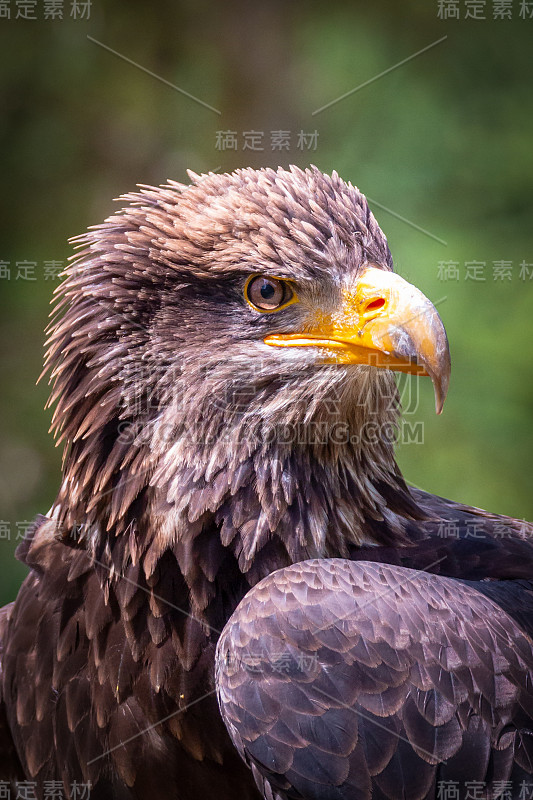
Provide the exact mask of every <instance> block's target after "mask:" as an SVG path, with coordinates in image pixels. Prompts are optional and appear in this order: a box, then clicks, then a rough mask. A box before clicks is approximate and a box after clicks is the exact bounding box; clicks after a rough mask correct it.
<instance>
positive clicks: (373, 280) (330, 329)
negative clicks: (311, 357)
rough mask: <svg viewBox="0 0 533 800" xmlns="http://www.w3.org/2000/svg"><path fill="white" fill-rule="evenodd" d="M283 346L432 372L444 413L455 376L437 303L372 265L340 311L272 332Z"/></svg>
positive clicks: (270, 340) (328, 359)
mask: <svg viewBox="0 0 533 800" xmlns="http://www.w3.org/2000/svg"><path fill="white" fill-rule="evenodd" d="M265 343H266V344H269V345H272V346H277V347H320V348H321V349H323V350H324V362H325V363H330V364H331V363H336V364H365V365H367V366H373V367H377V368H378V369H391V370H396V371H398V372H409V373H412V374H415V375H428V376H429V377H430V378H431V380H432V381H433V387H434V390H435V410H436V412H437V414H440V413H441V411H442V407H443V405H444V400H445V399H446V393H447V391H448V382H449V379H450V350H449V347H448V339H447V336H446V331H445V329H444V325H443V324H442V320H441V318H440V317H439V315H438V313H437V311H436V309H435V306H434V305H433V304H432V303H431V302H430V301H429V300H428V298H427V297H426V296H425V295H424V294H423V293H422V292H421V291H420V290H419V289H417V288H416V287H415V286H412V284H410V283H407V281H405V280H404V279H403V278H401V277H400V276H399V275H396V274H395V273H394V272H389V271H387V270H383V269H378V268H377V267H367V268H366V269H365V270H364V272H363V273H362V275H361V276H360V278H359V279H358V280H357V283H356V284H355V285H354V286H353V287H350V288H347V289H344V290H343V294H342V303H341V307H340V309H338V310H337V311H333V312H331V313H324V312H322V311H320V312H319V314H318V315H317V317H316V318H315V320H314V321H313V322H312V323H311V324H310V326H309V327H308V328H307V327H306V329H305V331H302V332H301V333H289V334H279V335H272V336H267V337H266V339H265Z"/></svg>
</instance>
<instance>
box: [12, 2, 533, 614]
mask: <svg viewBox="0 0 533 800" xmlns="http://www.w3.org/2000/svg"><path fill="white" fill-rule="evenodd" d="M42 2H43V0H39V3H41V4H42ZM438 5H439V4H438V3H436V2H435V3H433V2H424V3H421V2H419V0H405V1H404V2H403V3H401V4H400V3H397V2H394V0H390V2H388V1H386V0H375V1H374V2H373V3H362V2H354V3H352V4H346V3H345V2H342V1H341V0H331V1H330V2H329V3H327V4H324V3H318V2H317V3H312V2H307V3H304V2H292V3H283V2H281V0H271V1H270V2H264V3H261V4H259V3H258V4H253V3H246V2H244V0H237V1H235V0H228V2H226V3H224V4H218V3H216V2H214V0H200V1H199V2H194V3H193V2H192V1H191V2H179V3H174V2H172V3H171V2H168V1H167V2H160V3H158V4H156V5H150V4H148V3H141V2H139V0H128V2H125V0H113V2H111V0H93V2H92V8H91V14H90V19H89V20H72V19H69V18H68V15H69V3H68V2H66V3H65V9H66V11H65V16H66V18H65V19H64V20H48V21H45V20H43V19H42V8H41V6H40V5H39V6H38V15H39V17H41V19H39V20H37V21H29V20H22V19H14V18H13V17H14V15H15V10H16V9H15V0H12V7H13V8H12V19H10V20H8V19H0V52H1V64H2V72H1V80H0V103H1V108H2V114H1V115H0V137H1V142H2V149H1V152H2V155H3V159H2V161H3V165H2V192H1V202H2V204H3V209H2V222H3V225H2V228H3V236H2V248H1V250H0V261H8V262H11V279H10V280H7V279H6V278H1V279H0V290H1V293H2V294H1V311H2V313H1V316H0V326H1V337H2V343H3V348H2V350H3V356H2V372H1V374H2V377H3V391H2V394H1V404H2V409H1V414H0V425H1V445H0V468H1V483H0V518H1V519H2V521H5V522H7V523H8V527H9V528H10V532H11V535H10V538H7V535H6V533H5V528H2V530H3V531H4V533H3V534H2V535H3V536H4V538H0V601H2V602H5V601H7V600H10V599H12V597H13V596H14V594H15V592H16V589H17V586H18V584H19V582H20V580H21V578H22V576H23V574H24V569H23V567H22V566H21V565H20V564H18V562H16V561H15V560H14V558H13V550H14V547H15V545H16V539H17V533H18V530H19V528H17V525H16V523H17V522H19V523H23V522H24V521H27V520H30V519H32V518H33V516H34V515H35V514H37V513H46V511H47V510H48V508H49V507H50V505H51V502H52V501H53V498H54V492H55V490H56V488H57V486H58V481H59V470H60V452H59V451H58V450H55V449H54V447H53V443H52V440H51V437H50V436H49V435H48V434H47V428H48V425H49V421H50V412H49V411H45V410H44V408H43V407H44V403H45V400H46V397H47V387H46V384H45V383H44V382H43V383H40V384H39V385H38V386H37V387H36V386H35V380H36V378H37V376H38V374H39V372H40V368H41V361H42V348H43V339H44V336H43V329H44V327H45V324H46V320H47V314H48V303H49V300H50V297H51V294H52V291H53V288H54V286H55V285H56V282H54V281H53V280H44V276H43V269H44V268H43V264H44V261H50V260H57V261H62V260H63V261H64V260H65V259H66V258H67V257H68V255H69V254H70V252H71V248H70V246H69V245H68V244H67V238H68V237H69V236H71V235H74V234H77V233H79V232H81V231H83V230H84V229H85V228H86V227H87V225H89V224H93V223H95V222H99V221H101V220H102V219H103V218H104V217H105V216H107V215H108V214H109V213H110V212H111V210H112V209H113V204H112V202H111V200H112V198H113V197H116V196H118V195H119V194H121V193H123V192H125V191H128V190H131V189H132V188H133V187H134V186H135V184H136V183H153V184H159V183H162V182H164V181H165V180H166V179H167V178H169V177H171V178H174V179H178V180H187V177H186V173H185V170H186V168H188V167H189V168H191V169H193V170H195V171H198V172H201V171H208V170H210V169H216V168H220V169H221V170H225V169H232V168H235V167H238V166H248V165H251V166H262V165H271V166H276V165H278V164H280V165H282V166H286V165H288V164H289V163H295V164H298V165H300V166H305V165H306V164H308V163H309V162H313V163H315V164H317V166H318V167H320V168H321V169H324V170H325V171H331V170H333V169H336V170H337V171H338V172H339V173H340V174H341V175H342V176H343V177H344V178H346V179H349V180H351V181H352V182H353V183H356V184H357V185H358V186H359V187H360V188H361V189H362V190H363V191H364V192H365V193H366V194H367V195H368V196H369V197H370V198H372V199H373V200H375V201H376V203H377V204H379V205H381V206H385V207H386V208H388V209H391V210H392V211H394V212H395V214H397V215H400V216H401V217H404V218H406V219H407V220H410V221H412V222H414V223H415V224H416V225H418V226H420V227H422V228H424V229H425V230H426V231H428V232H430V233H432V234H433V236H434V237H437V239H441V240H443V241H445V242H446V243H447V244H446V245H445V244H443V243H442V242H439V241H437V240H436V239H435V238H432V237H431V236H428V235H426V234H424V233H422V232H420V231H418V230H416V229H415V228H414V227H412V226H410V225H409V224H407V223H406V222H404V221H402V220H400V219H398V217H397V216H394V215H392V214H390V213H389V212H387V211H384V210H383V209H381V208H380V207H379V206H378V205H376V204H375V205H373V208H374V211H375V213H376V216H377V217H378V220H379V221H380V223H381V225H382V227H383V228H384V230H385V231H386V233H387V235H388V238H389V243H390V246H391V249H392V252H393V254H394V257H395V263H396V268H397V270H398V271H399V272H400V273H401V274H402V275H404V276H405V277H406V278H407V279H409V280H411V281H412V282H414V283H416V284H417V285H418V286H419V287H420V288H421V289H422V290H423V291H425V292H426V293H427V294H428V296H429V297H431V298H432V299H433V300H434V301H441V302H440V305H439V310H440V313H441V315H442V317H443V319H444V322H445V324H446V327H447V330H448V333H449V338H450V342H451V350H452V360H453V373H452V383H451V388H450V394H449V398H448V401H447V404H446V407H445V412H444V415H443V416H442V417H440V418H436V417H435V415H434V413H433V399H432V391H431V386H430V385H429V381H421V382H420V404H419V407H418V409H417V411H416V414H415V415H414V418H415V419H419V420H422V421H423V423H424V444H423V445H420V444H404V445H401V446H400V447H399V460H400V464H401V466H402V468H403V470H404V472H405V475H406V477H407V478H408V480H410V481H411V482H412V483H414V484H416V485H419V486H423V487H424V488H427V489H429V490H431V491H434V492H437V493H439V494H442V495H444V496H448V497H452V498H454V499H457V500H462V501H464V502H467V503H471V504H474V505H478V506H482V507H485V508H489V509H490V510H493V511H496V512H500V513H505V514H510V515H512V516H516V517H531V516H532V511H533V503H532V493H531V489H530V481H529V474H530V467H531V413H532V408H531V407H532V402H531V401H532V393H533V384H532V378H531V375H532V366H533V343H532V336H531V333H532V331H533V323H532V300H533V280H522V279H521V277H520V274H519V270H520V264H521V263H522V262H523V261H525V262H526V263H528V264H529V263H531V264H532V265H533V238H532V231H531V220H532V214H531V211H532V202H531V195H532V188H533V169H532V167H533V148H532V146H531V143H532V134H531V131H532V127H533V97H532V93H531V85H532V78H533V63H532V61H531V55H530V53H531V40H532V36H533V19H531V20H530V19H525V18H522V17H521V16H519V8H520V3H519V0H515V2H514V5H513V18H512V19H511V20H508V19H492V3H491V2H490V0H489V2H488V3H487V7H486V14H487V17H488V19H487V20H486V21H477V20H467V19H460V20H453V19H448V20H444V19H439V16H438V13H437V11H438ZM460 7H461V16H462V17H464V2H461V3H460ZM88 36H91V37H93V38H94V39H96V40H98V41H99V42H102V43H103V44H105V45H107V46H108V47H111V48H113V49H114V50H116V51H117V52H119V53H121V54H123V55H124V56H126V57H128V58H130V59H132V60H134V61H136V62H137V63H138V64H140V65H142V66H144V67H146V68H147V69H149V70H151V71H153V72H155V73H157V74H158V75H160V76H161V77H163V78H164V79H165V80H167V81H169V82H170V83H172V84H174V85H176V86H178V87H181V88H183V89H184V90H185V91H187V92H189V93H191V94H193V95H196V96H197V97H199V98H201V99H202V100H203V101H204V102H206V103H208V104H210V105H212V106H214V107H216V108H217V109H219V110H220V111H221V114H220V115H217V114H215V113H213V112H212V111H209V110H208V109H206V108H205V107H203V106H202V105H200V104H198V103H195V102H193V101H192V100H190V99H189V98H187V97H186V96H184V95H183V94H181V93H180V92H178V91H176V90H174V89H172V88H170V87H169V86H167V85H165V84H163V83H161V82H158V81H157V80H156V79H154V78H152V77H150V76H149V75H147V74H145V73H143V72H142V71H141V70H139V69H137V68H135V67H134V66H132V65H131V64H128V63H126V62H125V61H124V60H122V59H120V58H119V57H118V56H116V55H113V54H111V53H110V52H108V51H106V50H105V49H103V48H102V47H100V46H99V45H97V44H95V43H94V42H92V41H91V40H90V39H88V38H87V37H88ZM443 36H447V38H446V40H445V41H443V42H441V43H440V44H438V45H435V47H433V48H431V49H430V50H428V51H427V52H426V53H423V54H421V55H420V56H418V57H417V58H414V59H412V60H411V61H409V62H407V63H406V64H404V65H403V66H402V67H399V68H398V69H396V70H394V71H391V72H390V73H389V74H387V75H384V76H383V77H382V78H380V79H379V80H376V81H374V82H373V83H371V84H369V85H368V86H366V87H363V88H361V89H360V90H359V91H357V92H355V93H353V94H352V95H351V96H349V97H347V98H345V99H344V100H342V101H340V102H338V103H336V104H335V105H332V106H331V107H330V108H328V109H326V110H324V111H323V112H321V113H319V114H315V115H313V113H312V112H313V111H315V110H316V109H317V108H319V107H320V106H322V105H324V104H326V103H328V102H329V101H331V100H333V99H335V98H336V97H338V96H340V95H342V94H343V93H345V92H347V91H350V90H351V89H353V88H355V87H357V86H358V85H360V84H361V83H363V82H365V81H367V80H369V79H371V78H372V77H373V76H375V75H377V74H379V73H380V72H382V71H384V70H387V69H388V68H389V67H391V66H392V65H394V64H396V63H398V62H399V61H401V60H402V59H405V58H406V57H407V56H409V55H411V54H412V53H415V52H416V51H418V50H420V49H422V48H423V47H425V46H426V45H429V44H431V43H432V42H434V41H437V40H438V39H439V38H441V37H443ZM251 129H254V130H256V131H263V132H264V134H265V136H264V140H263V145H264V150H263V151H262V152H253V151H250V150H243V142H242V133H243V131H246V130H251ZM315 129H316V130H317V131H318V143H317V147H316V150H311V151H309V152H308V151H305V150H302V149H299V148H298V147H297V146H296V140H297V133H298V131H300V130H303V131H305V132H312V131H314V130H315ZM221 130H232V131H236V132H237V134H238V140H239V141H238V149H237V150H225V151H223V150H220V149H217V147H216V140H217V131H221ZM272 130H288V131H290V132H291V146H290V149H289V150H288V151H286V150H281V151H279V152H276V151H273V150H272V149H271V146H270V132H271V131H272ZM371 205H372V203H371ZM24 260H26V261H34V262H37V268H36V278H37V279H36V280H35V281H24V280H22V279H18V280H17V279H15V274H16V268H15V262H17V261H24ZM473 260H476V261H480V262H485V264H486V269H485V272H486V280H485V281H484V282H475V281H469V280H465V262H467V261H473ZM494 261H511V262H512V270H513V273H512V277H511V280H499V281H495V280H493V277H492V264H493V262H494ZM440 262H456V263H457V264H458V269H459V276H460V277H459V280H446V281H443V280H440V279H439V263H440ZM531 271H533V266H532V267H530V272H531ZM411 380H415V379H411ZM21 527H23V526H20V528H21Z"/></svg>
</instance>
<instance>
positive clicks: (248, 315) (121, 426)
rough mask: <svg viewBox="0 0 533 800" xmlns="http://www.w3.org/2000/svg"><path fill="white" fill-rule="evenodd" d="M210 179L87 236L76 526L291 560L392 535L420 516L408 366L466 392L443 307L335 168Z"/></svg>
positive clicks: (65, 324)
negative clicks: (404, 468)
mask: <svg viewBox="0 0 533 800" xmlns="http://www.w3.org/2000/svg"><path fill="white" fill-rule="evenodd" d="M191 180H192V183H191V185H182V184H179V183H175V182H169V184H168V185H166V186H164V187H161V188H154V187H141V189H140V191H139V192H137V193H134V194H128V195H125V196H124V197H122V198H121V200H122V201H123V202H124V203H125V204H126V205H125V207H124V208H122V210H120V211H119V212H118V213H116V214H113V215H112V216H110V217H109V218H108V219H107V220H106V221H105V222H104V223H103V224H101V225H97V226H94V227H92V228H91V229H90V230H89V231H88V232H87V233H85V234H84V235H83V236H81V237H78V238H77V239H76V240H74V241H75V242H76V245H77V247H78V253H77V255H76V256H75V257H74V258H73V260H72V262H71V263H70V265H69V266H68V268H67V269H66V271H65V274H64V280H63V282H62V284H61V286H60V287H59V288H58V297H57V303H56V308H55V315H54V317H53V319H52V322H51V326H50V329H49V339H48V352H47V357H46V369H47V370H48V371H49V374H50V376H51V380H52V381H53V391H52V394H51V398H50V401H51V402H52V403H54V404H55V413H54V417H53V428H54V430H55V433H56V435H57V436H58V438H59V439H60V440H61V441H63V442H64V448H65V449H64V462H63V479H62V484H61V488H60V491H59V494H58V497H57V500H56V503H55V507H54V515H55V518H56V519H57V522H58V525H59V527H60V528H61V530H62V531H63V535H64V536H66V537H69V536H73V532H74V531H77V541H78V542H80V541H83V542H85V544H86V546H90V547H91V548H93V550H94V551H95V552H98V553H100V555H101V556H102V554H103V553H107V554H108V556H111V555H112V554H113V552H114V551H115V550H116V552H120V554H121V558H123V559H124V558H131V559H133V560H135V559H143V558H144V563H145V568H146V571H147V572H149V570H150V569H153V568H154V566H153V565H154V564H156V563H157V559H158V558H159V557H160V556H161V553H163V552H164V551H165V548H176V547H181V548H186V547H188V548H189V551H188V556H187V558H189V560H194V547H193V545H192V544H191V543H196V545H195V546H199V545H198V543H199V542H200V541H205V546H206V547H207V546H210V547H214V546H215V545H213V544H212V542H213V541H214V540H216V542H217V545H216V546H217V547H222V548H226V549H228V548H229V549H230V550H232V552H233V553H234V555H235V558H236V559H237V561H238V564H239V568H240V570H241V572H242V573H246V572H247V571H249V570H250V569H252V565H253V563H254V560H256V559H257V556H258V554H259V553H260V552H263V553H264V554H266V553H267V551H268V548H269V547H272V546H273V545H272V542H273V541H274V540H275V541H276V542H277V545H276V546H277V547H283V548H284V552H286V557H287V560H288V561H292V560H298V559H301V558H306V557H312V556H319V555H328V554H331V553H334V554H342V553H343V552H344V551H345V549H346V546H347V543H352V544H353V543H355V544H357V543H360V542H363V541H368V540H370V541H386V540H387V537H390V536H391V535H392V532H393V531H396V532H397V531H398V530H399V529H400V528H401V520H402V519H404V518H406V517H413V516H416V515H417V514H419V513H420V512H419V510H418V509H417V506H416V503H415V501H414V500H413V498H412V497H411V496H410V494H409V491H408V489H407V487H406V485H405V483H404V482H403V479H402V477H401V474H400V472H399V470H398V467H397V466H396V463H395V460H394V454H393V439H394V437H393V436H392V435H391V430H392V429H393V428H394V426H395V425H396V423H397V418H398V397H397V389H396V384H395V379H394V375H393V371H394V370H397V371H403V372H409V373H416V374H419V375H429V376H430V377H431V379H432V380H433V383H434V386H435V395H436V405H437V411H440V409H441V408H442V403H443V401H444V397H445V394H446V389H447V383H448V377H449V369H450V359H449V351H448V344H447V340H446V334H445V331H444V327H443V325H442V322H441V320H440V318H439V316H438V314H437V312H436V311H435V308H434V307H433V305H432V304H431V303H430V302H429V300H428V299H427V298H426V297H424V295H423V294H422V293H421V292H420V291H419V290H418V289H416V288H415V287H413V286H411V285H410V284H408V283H407V282H406V281H404V280H403V279H402V278H400V277H399V276H398V275H396V274H394V273H393V272H392V259H391V255H390V252H389V249H388V246H387V241H386V238H385V236H384V234H383V233H382V231H381V230H380V228H379V226H378V224H377V222H376V220H375V219H374V217H373V215H372V214H371V212H370V210H369V208H368V204H367V202H366V199H365V197H364V196H363V195H362V194H361V193H360V192H359V191H358V189H357V188H355V187H354V186H352V185H351V184H349V183H346V182H344V181H343V180H341V179H340V178H339V176H338V175H337V174H336V173H333V174H332V175H331V176H329V175H325V174H323V173H322V172H320V171H319V170H318V169H316V168H311V169H306V170H305V171H302V170H301V169H298V168H296V167H292V168H291V169H290V171H286V170H284V169H278V170H277V171H274V170H271V169H262V170H252V169H241V170H237V171H236V172H234V173H232V174H224V175H217V174H213V173H210V174H208V175H201V176H198V175H194V174H192V173H191ZM370 425H373V426H374V427H373V428H372V430H373V436H372V437H371V440H370V439H369V438H368V437H367V436H366V435H365V431H368V429H369V426H370ZM124 542H127V543H128V544H127V546H125V545H124ZM118 543H122V544H121V546H120V547H119V545H118ZM208 543H210V544H208ZM117 548H118V549H117ZM343 548H344V550H343ZM102 557H103V556H102ZM183 558H185V556H183ZM277 560H278V562H279V558H277ZM264 561H265V564H267V566H266V567H265V569H264V570H263V571H265V570H266V571H268V559H267V558H266V556H265V559H264ZM149 564H150V565H151V566H148V565H149ZM191 568H192V567H191ZM183 569H184V570H185V571H186V567H185V566H183Z"/></svg>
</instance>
